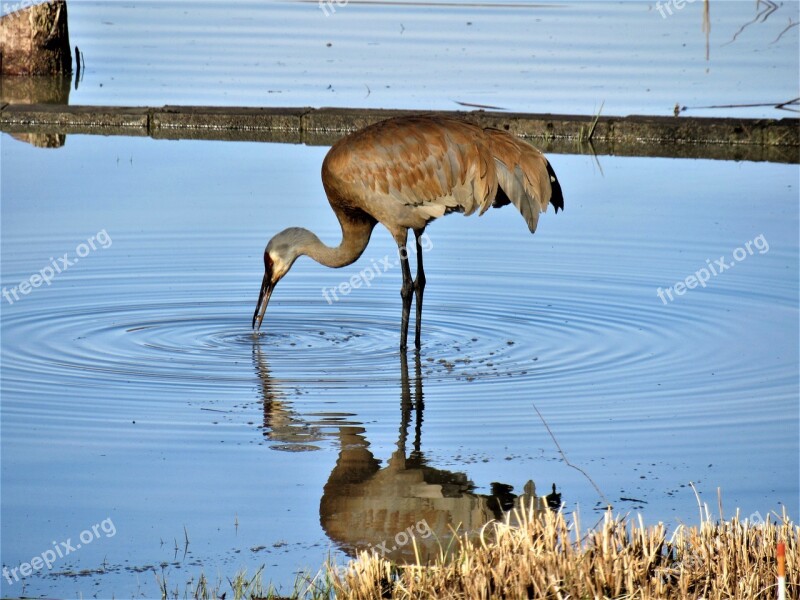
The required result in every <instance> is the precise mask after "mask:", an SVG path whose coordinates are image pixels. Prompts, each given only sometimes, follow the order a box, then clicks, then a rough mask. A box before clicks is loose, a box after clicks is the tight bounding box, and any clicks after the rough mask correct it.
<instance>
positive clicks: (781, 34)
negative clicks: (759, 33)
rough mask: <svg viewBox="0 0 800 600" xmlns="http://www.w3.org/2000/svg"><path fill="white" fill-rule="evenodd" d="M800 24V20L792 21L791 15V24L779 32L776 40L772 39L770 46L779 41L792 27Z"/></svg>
mask: <svg viewBox="0 0 800 600" xmlns="http://www.w3.org/2000/svg"><path fill="white" fill-rule="evenodd" d="M798 25H800V21H792V17H789V24H788V25H787V26H786V29H784V30H783V31H781V32H780V33H779V34H778V37H776V38H775V39H774V40H772V41H771V42H770V43H769V44H770V46H771V45H772V44H774V43H775V42H777V41H778V40H779V39H781V38H782V37H783V34H784V33H786V32H787V31H789V30H790V29H791V28H792V27H797V26H798Z"/></svg>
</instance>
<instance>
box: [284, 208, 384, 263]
mask: <svg viewBox="0 0 800 600" xmlns="http://www.w3.org/2000/svg"><path fill="white" fill-rule="evenodd" d="M340 223H341V226H342V241H341V243H340V244H339V245H338V246H336V247H335V248H332V247H330V246H327V245H325V244H324V243H322V241H320V239H319V238H318V237H317V236H316V235H315V234H314V233H312V232H311V231H308V230H307V229H299V231H298V244H297V248H298V250H299V254H305V255H306V256H309V257H310V258H313V259H314V260H315V261H317V262H318V263H319V264H321V265H325V266H326V267H332V268H334V269H338V268H339V267H345V266H347V265H349V264H352V263H354V262H355V261H356V260H358V257H360V256H361V254H362V253H363V252H364V249H365V248H366V247H367V244H368V243H369V238H370V235H371V234H372V229H373V228H374V227H375V223H374V222H366V221H350V220H348V219H340Z"/></svg>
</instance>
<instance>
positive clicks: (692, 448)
mask: <svg viewBox="0 0 800 600" xmlns="http://www.w3.org/2000/svg"><path fill="white" fill-rule="evenodd" d="M443 4H445V5H437V6H433V7H424V8H422V7H420V6H415V5H412V6H408V5H401V4H367V3H356V2H352V1H351V2H350V3H348V4H347V5H346V6H342V7H337V12H336V13H335V14H331V15H330V16H329V17H325V16H324V14H323V13H322V12H321V10H320V8H319V6H318V4H317V3H316V2H308V3H300V2H295V3H268V4H265V5H263V6H262V5H260V4H255V3H246V2H245V3H236V4H235V5H228V4H224V5H223V4H221V3H214V2H203V3H199V2H192V3H188V2H187V3H178V2H165V3H161V2H159V3H155V2H148V3H143V2H114V3H96V2H73V3H72V4H70V28H71V32H72V36H73V39H72V41H73V44H76V43H77V44H78V45H79V46H80V47H81V49H82V50H83V51H84V53H85V54H86V63H87V65H86V70H85V73H84V78H83V80H82V81H81V82H80V85H79V86H78V89H77V90H73V91H72V93H71V97H70V99H69V101H70V102H71V103H74V104H92V103H96V104H103V103H107V104H153V105H162V104H169V103H205V104H242V105H275V106H292V105H311V106H323V105H341V106H364V107H400V108H454V107H455V106H457V105H455V103H454V100H459V101H464V102H473V103H485V104H493V105H498V106H503V107H506V108H509V109H514V110H535V111H554V112H575V113H580V114H588V113H592V112H593V111H595V110H596V109H597V108H598V107H599V106H600V104H601V102H603V101H605V107H604V109H603V112H604V113H605V114H627V113H651V114H668V113H669V112H670V111H671V110H672V107H673V106H674V104H675V102H681V103H682V104H687V105H690V106H692V105H695V106H704V105H709V104H730V103H744V102H778V101H782V100H789V99H791V98H792V97H794V96H797V95H800V93H798V91H797V89H798V63H797V61H798V58H797V52H796V48H797V31H798V28H796V27H795V28H793V29H791V30H789V31H788V32H787V33H786V34H785V35H784V36H783V37H782V38H781V39H780V40H779V41H777V42H775V43H772V42H773V40H774V39H775V38H776V37H777V36H778V35H779V34H780V32H781V31H782V30H783V29H784V28H785V27H786V25H787V23H788V18H789V17H791V18H794V19H795V20H798V14H797V12H798V4H797V3H795V2H786V3H784V4H782V5H781V6H780V8H779V9H778V11H776V12H775V13H773V14H770V15H766V16H763V15H762V17H760V18H759V19H758V20H756V21H754V22H753V23H752V24H750V25H747V23H749V22H750V21H751V20H753V19H754V17H756V15H757V14H758V13H757V11H758V10H761V9H760V8H758V7H754V4H755V3H753V2H724V3H723V2H712V3H711V7H712V12H711V35H710V40H709V41H710V45H709V49H710V60H708V61H706V57H705V52H706V48H705V37H704V35H703V33H702V30H701V25H702V3H701V2H695V3H691V4H686V7H685V8H684V9H682V10H679V11H675V14H674V15H673V16H671V17H669V18H668V19H662V18H661V16H659V13H658V11H657V9H656V7H655V5H654V4H647V3H615V4H607V3H602V4H601V3H591V4H589V3H577V2H575V3H569V4H564V3H562V4H556V5H543V6H533V5H529V4H517V3H513V2H511V3H505V4H507V5H508V6H502V7H501V6H489V5H486V6H483V5H481V6H475V5H462V4H460V3H458V4H456V3H452V4H450V3H443ZM4 6H5V4H4ZM762 6H763V5H762ZM743 25H747V26H746V27H745V28H744V29H743V30H742V32H741V33H740V34H738V36H737V38H736V41H735V42H733V43H728V42H730V41H731V39H732V38H733V36H734V35H735V34H736V33H737V31H738V30H739V29H740V28H741V27H742V26H743ZM498 36H500V37H502V43H498V42H497V40H498ZM328 43H330V44H331V45H330V46H328V45H327V44H328ZM510 82H513V83H510ZM329 86H330V87H329ZM6 89H8V88H6ZM692 114H716V115H728V114H739V115H750V116H761V115H766V116H772V117H783V116H788V115H789V114H791V113H786V111H778V110H775V109H772V108H749V109H744V108H739V109H713V110H707V111H702V112H700V111H693V113H692ZM326 151H327V148H322V147H306V146H292V145H278V144H259V143H230V142H228V143H223V142H193V141H180V142H168V141H155V140H152V139H139V138H122V137H116V138H107V137H89V136H73V135H69V136H67V138H66V144H65V145H64V146H63V147H61V148H58V149H49V150H48V149H40V148H35V147H33V146H30V145H28V144H25V143H22V142H20V141H17V140H15V139H12V138H11V137H9V136H7V135H5V134H2V136H0V159H2V177H0V193H1V195H2V206H1V207H0V217H2V221H1V223H2V224H1V225H0V227H1V231H0V233H1V234H2V241H1V245H0V250H1V251H2V257H1V264H0V267H1V274H0V280H1V281H0V283H1V284H2V289H3V290H4V293H7V296H6V295H4V296H2V297H0V306H1V307H2V313H1V314H0V316H1V327H0V334H1V335H2V370H1V371H0V387H1V389H0V391H1V392H2V404H1V405H0V408H1V409H2V430H1V431H0V433H1V434H2V436H1V437H2V478H1V480H0V483H2V511H1V512H0V517H1V518H2V532H1V533H0V551H1V552H2V564H3V566H5V567H6V568H7V569H9V570H11V569H14V568H18V567H19V565H20V564H21V563H24V562H29V561H31V559H32V558H34V557H37V556H39V557H41V556H42V555H45V556H46V557H49V556H51V555H53V553H55V550H56V549H57V550H59V551H60V554H62V556H58V555H54V558H53V560H51V561H50V562H51V564H52V569H48V568H46V567H44V568H40V569H39V570H38V571H37V572H36V573H34V574H32V575H29V576H26V577H25V578H24V580H23V581H13V578H12V583H9V582H8V580H7V579H6V578H5V577H0V594H2V595H4V596H19V595H29V596H41V595H50V596H57V597H84V598H85V597H90V596H96V597H101V598H105V597H111V596H112V595H114V596H115V597H117V598H120V597H154V596H157V595H158V593H159V592H158V586H157V583H156V578H155V576H154V572H157V573H158V574H159V575H161V574H162V573H164V574H166V578H167V581H168V582H169V587H170V588H171V589H174V588H180V589H181V590H182V589H183V588H184V586H185V584H186V583H187V582H189V581H196V580H197V577H198V575H199V574H200V573H201V572H204V573H205V574H206V576H208V577H209V578H210V579H211V580H212V581H213V580H222V581H224V580H225V578H226V577H229V576H231V575H232V574H233V573H234V572H235V571H236V570H237V569H239V568H242V567H246V568H248V570H249V571H250V572H253V571H254V570H255V569H256V568H258V567H259V566H261V565H265V567H266V571H265V577H266V578H267V579H271V580H273V581H274V582H276V583H277V584H280V585H282V586H284V589H286V588H287V587H290V586H291V583H292V582H293V580H294V577H295V573H296V572H297V571H298V570H302V569H308V570H310V571H312V572H314V571H316V570H317V569H318V568H319V566H320V565H321V564H322V563H323V561H324V560H325V559H326V558H327V557H328V556H329V555H332V556H333V557H334V558H335V559H336V560H338V561H342V560H344V559H345V558H346V557H347V556H348V555H351V554H352V553H353V552H354V550H356V549H365V548H369V547H373V548H380V547H381V544H383V543H384V542H386V546H387V547H388V548H394V550H391V551H390V555H391V556H392V557H393V558H395V559H398V560H402V559H403V558H407V557H408V556H410V554H411V549H410V546H409V545H408V544H404V543H401V542H402V541H403V538H402V536H400V537H398V536H399V535H400V533H402V532H404V531H407V530H408V528H409V527H411V528H413V529H414V530H415V531H416V532H417V533H418V534H421V533H424V532H426V531H432V532H433V533H435V534H436V536H439V537H442V536H446V535H447V531H448V526H456V525H457V524H459V523H461V524H462V528H463V529H467V530H471V529H476V528H478V527H480V526H481V525H482V524H483V523H485V522H486V521H487V520H488V519H490V518H493V517H495V516H497V515H498V513H499V510H500V508H499V507H506V508H507V507H509V506H512V505H514V504H515V503H519V502H520V501H521V500H522V499H525V498H527V497H529V496H531V495H533V494H535V495H537V496H542V495H544V494H547V493H548V492H549V491H550V489H551V486H552V484H553V483H556V485H557V486H558V490H559V492H560V493H561V494H562V498H563V501H564V504H565V509H566V510H568V511H572V510H576V509H577V510H580V512H581V515H582V522H583V524H584V525H587V526H588V525H590V524H591V523H592V522H593V521H594V519H595V517H596V515H598V514H599V513H598V509H599V508H600V507H602V506H603V505H604V504H605V502H606V501H608V502H610V503H612V504H613V506H614V509H615V510H616V511H617V512H619V513H626V512H629V511H634V512H642V513H643V515H644V518H645V520H646V521H647V522H656V521H659V520H661V521H665V522H667V523H669V524H670V525H675V524H677V523H680V522H687V521H688V522H694V521H695V520H696V518H697V517H696V515H697V505H696V499H695V496H694V493H693V492H692V490H691V488H690V487H689V482H694V483H695V485H696V486H697V489H698V491H699V493H700V494H701V495H702V497H703V499H704V500H706V501H707V502H709V504H710V505H711V506H713V507H715V508H714V510H716V495H717V489H718V488H719V489H721V490H722V498H723V502H724V508H725V513H726V515H728V514H730V513H732V512H733V511H734V510H735V509H736V508H737V507H738V508H739V509H740V510H741V512H742V514H743V516H750V515H753V516H754V517H759V516H760V517H766V515H767V514H768V513H769V512H770V511H780V510H781V509H782V508H783V507H784V506H785V507H786V508H787V510H788V512H789V513H790V515H791V516H792V517H794V518H795V519H796V518H797V516H798V514H800V510H798V509H799V508H800V506H798V498H800V482H798V472H799V471H800V464H798V462H799V459H798V454H799V453H800V442H799V441H798V440H799V439H800V431H799V429H800V427H799V425H798V364H799V363H798V345H799V343H800V340H799V339H798V338H799V337H800V336H799V334H798V327H799V323H798V268H799V267H798V254H799V249H798V248H799V246H800V244H799V243H798V227H799V225H800V224H799V223H798V212H799V209H798V204H799V203H798V185H799V184H798V167H797V165H784V164H769V163H747V162H740V163H735V162H724V161H703V160H670V159H652V158H614V157H598V158H596V159H595V158H593V157H589V156H581V155H552V156H551V160H552V163H553V165H554V167H555V169H556V172H557V173H558V175H559V177H560V179H561V182H562V185H563V188H564V195H565V197H566V211H565V212H564V213H563V214H562V213H560V214H558V215H555V214H553V213H552V212H549V213H547V214H546V215H544V216H543V217H542V219H541V220H540V224H539V230H538V231H537V233H536V235H534V236H531V235H530V234H529V233H528V231H527V227H526V226H525V223H524V221H523V219H522V218H521V217H520V215H519V214H517V213H516V212H515V210H514V209H513V207H506V208H504V209H502V210H493V211H491V212H490V213H488V214H486V215H484V216H483V217H481V218H477V217H470V218H463V217H461V216H457V215H454V216H449V217H447V218H446V219H442V220H440V221H439V222H437V223H435V224H434V225H432V226H431V227H430V228H429V230H428V234H429V240H428V241H429V244H428V250H427V252H426V256H425V261H426V273H427V276H428V287H427V289H426V294H425V305H426V306H425V312H426V314H425V319H424V327H423V343H424V347H423V349H422V352H421V353H420V355H419V356H418V357H415V355H414V353H413V351H412V352H409V354H408V358H407V359H405V360H404V359H403V357H401V355H400V353H399V352H398V349H397V348H398V334H399V332H398V330H399V321H400V299H399V288H400V272H399V269H398V268H397V263H396V254H395V252H396V250H395V248H394V244H393V242H392V240H391V237H390V236H389V235H388V233H387V232H386V231H385V230H383V229H382V228H379V229H376V232H375V233H374V234H373V239H372V242H371V244H370V246H369V248H368V249H367V251H366V253H365V254H364V256H363V257H362V258H361V260H360V261H359V262H357V263H356V264H355V265H352V266H350V267H347V268H345V269H341V270H329V269H325V268H323V267H320V266H319V265H317V264H316V263H314V262H312V261H310V260H308V259H303V260H301V261H299V262H298V263H297V264H296V265H295V267H294V268H293V269H292V272H291V273H290V275H289V276H288V277H287V278H286V279H285V280H283V281H282V282H281V283H280V285H279V286H278V287H277V290H276V292H275V293H274V295H273V298H272V301H271V303H270V307H269V311H268V313H267V317H266V320H265V323H264V328H263V332H262V335H260V336H259V337H257V338H254V337H253V335H252V333H251V330H250V319H251V316H252V311H253V308H254V305H255V301H256V297H257V294H258V287H259V284H260V281H261V277H262V269H263V264H262V252H263V248H264V245H265V244H266V242H267V240H268V239H269V237H270V236H271V235H272V234H274V233H276V232H277V231H279V230H281V229H282V228H284V227H288V226H292V225H300V226H304V227H308V228H310V229H313V230H314V231H316V232H317V233H318V234H319V235H320V237H321V238H323V239H324V240H325V241H326V242H328V243H336V242H337V241H338V235H339V231H338V227H337V222H336V219H335V217H334V216H333V213H332V212H331V210H330V208H329V207H328V204H327V201H326V199H325V196H324V192H323V189H322V185H321V182H320V178H319V170H320V164H321V162H322V158H323V156H324V154H325V152H326ZM719 260H722V262H724V263H725V264H726V265H734V266H732V267H728V268H726V269H725V270H724V271H723V272H719V273H718V274H716V275H709V276H708V282H707V283H706V285H705V287H694V289H689V290H688V291H686V292H685V293H683V294H682V295H680V296H677V295H675V292H674V291H671V292H670V293H672V294H673V298H674V299H673V300H672V301H670V300H669V297H668V296H667V294H666V292H662V296H663V297H664V298H665V299H664V300H662V299H661V298H660V297H659V294H658V290H659V288H660V289H662V290H666V289H667V288H671V289H673V290H674V288H675V285H676V282H683V281H686V279H687V277H691V276H695V277H696V275H695V274H700V276H702V274H703V273H704V271H703V269H706V271H705V273H708V272H709V271H708V270H710V268H711V267H714V269H715V271H719V269H720V267H719V266H717V261H719ZM373 265H377V266H378V267H379V268H380V275H379V276H376V277H375V278H374V279H373V280H372V281H371V282H370V285H369V286H368V287H365V286H362V287H361V288H359V289H355V290H352V291H351V292H350V293H349V294H346V295H341V297H340V298H339V300H338V301H336V302H332V303H328V302H327V301H326V298H325V295H324V293H323V291H324V290H330V289H331V288H336V287H337V286H339V285H340V284H341V283H342V282H345V281H349V280H350V279H351V278H352V277H354V276H355V277H358V274H359V273H360V272H361V271H362V270H363V269H366V268H368V267H369V268H371V267H373ZM386 265H388V266H386ZM56 267H57V268H58V269H60V270H61V272H57V269H56ZM384 269H385V272H384ZM50 273H52V276H51V275H50ZM35 274H44V275H46V276H48V278H50V279H51V281H50V283H49V284H46V283H43V282H41V281H40V280H39V279H36V278H34V279H33V280H32V279H31V278H32V276H33V275H35ZM21 282H28V284H33V285H32V286H31V287H27V285H28V284H26V285H25V286H21V285H20V284H21ZM33 286H36V287H33ZM15 294H16V298H15ZM330 295H331V294H330V292H328V297H330ZM548 428H549V431H551V432H552V435H553V436H555V438H556V440H557V443H556V442H555V441H554V440H553V438H552V437H551V434H550V433H549V432H548ZM559 447H560V448H561V450H562V451H563V453H564V454H565V455H566V458H567V459H568V460H569V462H570V463H572V464H573V465H575V466H576V467H579V468H580V469H582V470H583V471H585V473H586V475H584V474H582V473H581V472H580V471H579V470H578V469H576V468H572V467H571V466H569V465H568V464H567V463H566V462H565V460H564V456H563V455H562V454H561V453H560V451H559ZM587 476H588V478H587ZM589 478H591V480H590V479H589ZM595 486H596V487H595ZM423 526H424V527H423ZM93 527H94V531H93V530H92V528H93ZM82 535H83V539H81V536H82ZM187 539H188V545H187ZM426 539H427V540H428V541H427V542H425V543H423V546H422V549H423V551H427V550H430V549H431V544H430V540H431V539H432V537H429V538H426ZM78 544H80V548H78V547H77V546H78ZM70 545H71V547H72V548H74V549H71V550H69V553H68V554H66V555H65V552H67V550H66V548H67V547H69V546H70ZM48 552H50V553H51V554H46V553H48Z"/></svg>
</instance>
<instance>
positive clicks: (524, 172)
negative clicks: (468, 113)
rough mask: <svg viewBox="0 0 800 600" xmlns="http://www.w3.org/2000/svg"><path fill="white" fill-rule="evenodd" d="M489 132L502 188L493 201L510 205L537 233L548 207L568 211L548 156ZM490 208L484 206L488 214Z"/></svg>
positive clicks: (489, 130)
mask: <svg viewBox="0 0 800 600" xmlns="http://www.w3.org/2000/svg"><path fill="white" fill-rule="evenodd" d="M485 132H486V134H487V135H488V139H489V148H488V150H489V153H490V154H491V155H492V157H493V158H494V164H495V167H496V174H497V183H498V187H499V189H498V190H497V194H496V198H493V199H492V200H493V201H494V202H497V203H498V204H502V203H505V202H508V201H510V202H511V203H512V204H513V205H514V206H516V207H517V210H519V212H520V214H521V215H522V217H523V218H524V219H525V222H526V223H527V224H528V229H530V231H531V233H534V232H535V231H536V226H537V224H538V222H539V214H540V213H543V212H545V211H546V210H547V205H548V204H552V205H553V206H554V207H555V210H556V212H558V211H559V210H563V209H564V196H563V195H562V192H561V184H559V182H558V178H557V177H556V174H555V171H553V168H552V167H551V166H550V163H549V162H548V161H547V159H546V158H545V157H544V155H543V154H542V153H541V152H540V151H539V150H537V149H536V148H534V147H533V146H531V145H530V144H528V143H526V142H523V141H522V140H519V139H517V138H515V137H513V136H511V135H509V134H508V133H506V132H504V131H499V130H494V129H487V130H485ZM503 196H505V197H503ZM490 205H491V203H487V204H486V205H484V210H486V209H487V208H488V207H489V206H490Z"/></svg>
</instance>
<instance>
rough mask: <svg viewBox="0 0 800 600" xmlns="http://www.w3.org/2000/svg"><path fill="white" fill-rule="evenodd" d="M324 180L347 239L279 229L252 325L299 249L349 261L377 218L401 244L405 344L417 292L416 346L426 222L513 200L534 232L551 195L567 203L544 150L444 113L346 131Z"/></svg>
mask: <svg viewBox="0 0 800 600" xmlns="http://www.w3.org/2000/svg"><path fill="white" fill-rule="evenodd" d="M322 184H323V186H324V188H325V192H326V194H327V196H328V201H329V202H330V205H331V208H333V211H334V213H336V216H337V218H338V219H339V223H340V224H341V227H342V242H341V244H340V245H339V246H338V247H336V248H331V247H329V246H326V245H325V244H323V243H322V242H321V241H320V240H319V238H317V236H316V235H314V234H313V233H311V232H310V231H308V230H307V229H302V228H299V227H291V228H289V229H285V230H284V231H282V232H280V233H278V234H277V235H276V236H275V237H273V238H272V239H271V240H270V241H269V243H268V244H267V247H266V249H265V251H264V269H265V272H264V279H263V281H262V284H261V292H260V294H259V298H258V304H257V305H256V310H255V313H254V314H253V327H260V326H261V321H262V320H263V318H264V313H265V311H266V308H267V304H268V302H269V298H270V295H271V294H272V290H273V289H274V287H275V284H276V283H277V282H278V281H279V280H280V279H281V278H282V277H283V276H284V275H286V273H287V272H288V271H289V269H290V268H291V266H292V264H293V263H294V261H295V260H296V259H297V258H298V257H299V256H302V255H306V256H310V257H311V258H313V259H314V260H316V261H317V262H319V263H320V264H323V265H325V266H329V267H343V266H346V265H349V264H351V263H353V262H355V261H356V260H357V259H358V257H359V256H361V253H362V252H364V249H365V248H366V247H367V244H368V243H369V238H370V235H371V233H372V229H373V228H374V227H375V225H376V224H377V223H381V224H383V225H384V226H385V227H386V228H387V229H388V230H389V231H390V232H391V234H392V236H393V237H394V239H395V241H396V242H397V245H398V248H400V249H402V250H403V252H401V253H400V257H401V261H400V265H401V268H402V272H403V287H402V289H401V292H400V294H401V297H402V299H403V319H402V325H401V336H400V345H401V348H405V346H406V338H407V336H408V320H409V315H410V310H411V298H412V295H413V294H416V298H417V302H416V308H417V310H416V315H417V320H416V335H415V344H416V346H417V347H419V346H420V324H421V317H422V293H423V289H424V287H425V272H424V270H423V267H422V249H421V247H420V236H421V235H422V233H423V232H424V230H425V227H426V226H427V224H428V223H429V222H431V221H432V220H434V219H436V218H438V217H441V216H443V215H446V214H448V213H450V212H463V213H464V214H465V215H471V214H473V213H475V212H478V213H479V214H483V213H484V212H486V210H488V209H489V207H491V206H495V207H499V206H503V205H505V204H509V203H511V204H513V205H514V206H516V207H517V209H518V210H519V212H520V213H521V214H522V216H523V218H524V219H525V222H526V223H527V224H528V228H529V229H530V231H531V233H533V232H534V231H536V226H537V224H538V221H539V213H542V212H545V211H546V210H547V205H548V203H550V204H552V205H553V206H554V207H555V210H556V212H558V210H559V209H563V208H564V198H563V196H562V193H561V186H560V185H559V183H558V179H557V178H556V175H555V172H554V171H553V169H552V167H551V166H550V164H549V163H548V161H547V159H546V158H545V157H544V155H543V154H542V153H541V152H539V150H537V149H536V148H534V147H533V146H531V145H529V144H527V143H525V142H523V141H522V140H520V139H518V138H516V137H514V136H513V135H511V134H509V133H507V132H505V131H499V130H497V129H483V128H481V127H478V126H477V125H474V124H472V123H467V122H465V121H460V120H457V119H452V118H446V117H422V116H420V117H399V118H395V119H389V120H387V121H381V122H380V123H376V124H374V125H370V126H369V127H365V128H364V129H361V130H360V131H357V132H355V133H353V134H351V135H349V136H347V137H345V138H342V139H341V140H339V141H338V142H337V143H336V144H334V145H333V147H332V148H331V149H330V151H329V152H328V154H327V156H326V157H325V160H324V161H323V163H322ZM409 229H411V230H413V231H414V234H415V236H416V243H417V279H416V280H414V281H412V280H411V270H410V267H409V265H408V259H407V257H406V254H405V247H406V242H407V239H408V230H409Z"/></svg>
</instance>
